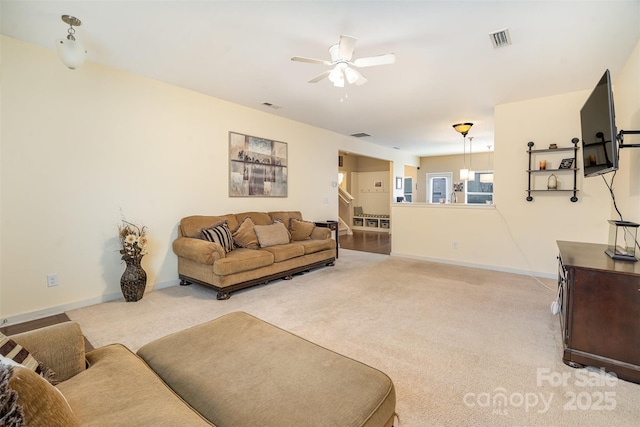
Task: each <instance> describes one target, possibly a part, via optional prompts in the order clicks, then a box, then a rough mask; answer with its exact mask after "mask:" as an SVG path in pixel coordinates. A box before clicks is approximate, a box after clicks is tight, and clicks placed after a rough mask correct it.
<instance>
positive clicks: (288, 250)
mask: <svg viewBox="0 0 640 427" xmlns="http://www.w3.org/2000/svg"><path fill="white" fill-rule="evenodd" d="M260 251H267V252H271V253H272V254H273V258H274V261H275V262H281V261H286V260H288V259H291V258H297V257H300V256H303V255H304V246H302V245H295V244H287V245H275V246H270V247H268V248H262V249H260Z"/></svg>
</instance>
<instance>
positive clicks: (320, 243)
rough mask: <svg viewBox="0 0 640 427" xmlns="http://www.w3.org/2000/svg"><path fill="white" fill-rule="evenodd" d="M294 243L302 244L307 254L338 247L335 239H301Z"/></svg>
mask: <svg viewBox="0 0 640 427" xmlns="http://www.w3.org/2000/svg"><path fill="white" fill-rule="evenodd" d="M292 244H296V245H301V246H303V247H304V253H305V254H314V253H316V252H320V251H324V250H327V249H334V250H335V249H336V242H335V240H333V239H324V240H315V239H311V240H300V241H297V242H294V243H292Z"/></svg>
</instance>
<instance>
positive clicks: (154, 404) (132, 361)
mask: <svg viewBox="0 0 640 427" xmlns="http://www.w3.org/2000/svg"><path fill="white" fill-rule="evenodd" d="M182 350H184V348H183V349H182ZM87 360H88V361H89V363H90V365H91V366H90V367H89V368H88V369H87V370H85V371H83V372H81V373H79V374H78V375H76V376H74V377H72V378H70V379H68V380H67V381H65V382H62V383H60V384H59V385H58V388H59V389H60V391H61V392H62V393H63V394H64V396H65V397H66V398H67V400H68V401H69V405H70V406H71V408H72V409H73V412H74V413H75V415H76V417H77V418H78V420H79V421H80V423H81V424H82V426H95V427H102V426H125V425H126V426H189V427H192V426H207V425H208V426H210V425H211V424H210V423H208V422H207V421H206V420H204V419H203V418H202V417H201V416H200V414H198V413H197V412H195V411H194V410H193V409H192V408H191V407H190V406H189V405H187V404H186V403H185V402H184V401H183V400H182V399H180V397H178V396H177V395H176V394H175V393H174V392H173V391H172V390H171V389H170V388H169V387H167V386H166V384H164V383H163V382H162V380H161V379H160V378H158V376H157V375H156V374H155V373H154V372H153V371H152V370H151V369H149V367H148V366H147V365H146V364H145V363H144V362H143V361H142V360H140V358H139V357H137V356H136V355H135V354H133V353H132V352H131V351H130V350H129V349H127V348H126V347H124V346H123V345H120V344H112V345H107V346H105V347H100V348H98V349H96V350H93V351H91V352H88V353H87ZM174 364H176V365H180V364H181V363H179V362H178V360H174Z"/></svg>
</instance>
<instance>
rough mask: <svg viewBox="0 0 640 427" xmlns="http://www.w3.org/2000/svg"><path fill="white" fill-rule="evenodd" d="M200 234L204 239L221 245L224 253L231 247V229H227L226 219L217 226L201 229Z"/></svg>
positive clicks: (229, 250)
mask: <svg viewBox="0 0 640 427" xmlns="http://www.w3.org/2000/svg"><path fill="white" fill-rule="evenodd" d="M200 236H201V238H202V239H204V240H207V241H209V242H212V243H217V244H219V245H220V246H222V247H223V248H224V252H225V253H229V252H231V250H232V249H233V237H232V236H231V230H229V226H228V225H227V221H224V222H223V223H222V224H220V225H218V226H215V227H211V228H205V229H203V230H202V231H201V232H200Z"/></svg>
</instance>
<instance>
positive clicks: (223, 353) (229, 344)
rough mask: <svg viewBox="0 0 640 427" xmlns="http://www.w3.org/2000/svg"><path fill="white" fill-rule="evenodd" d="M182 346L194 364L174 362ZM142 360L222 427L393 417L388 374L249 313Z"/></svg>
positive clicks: (174, 340) (143, 353) (184, 336)
mask: <svg viewBox="0 0 640 427" xmlns="http://www.w3.org/2000/svg"><path fill="white" fill-rule="evenodd" d="M185 348H188V349H189V355H190V357H191V359H192V362H193V363H179V362H177V361H178V360H182V359H184V357H185V353H184V351H185V350H184V349H185ZM138 355H140V357H142V358H143V359H144V360H145V361H146V362H147V364H149V366H150V367H151V368H152V369H153V370H154V371H155V372H157V373H158V375H159V376H160V377H161V378H162V379H163V380H164V381H165V382H166V383H167V384H168V385H169V386H170V387H171V388H172V389H173V390H174V391H175V392H176V393H178V394H179V395H180V396H181V397H182V398H183V399H184V400H186V401H187V402H189V403H190V404H191V406H193V408H195V409H196V410H197V411H198V412H200V413H201V414H202V415H204V416H205V417H206V418H207V419H209V420H210V421H212V422H213V423H215V424H218V425H221V426H222V425H225V426H310V425H314V426H382V425H385V423H386V422H387V421H388V420H391V419H392V418H393V414H394V412H395V389H394V386H393V383H392V382H391V379H390V378H389V377H388V376H387V375H385V374H383V373H382V372H380V371H378V370H376V369H374V368H372V367H370V366H367V365H365V364H363V363H360V362H357V361H355V360H353V359H349V358H348V357H345V356H342V355H339V354H337V353H334V352H333V351H330V350H327V349H325V348H323V347H320V346H318V345H316V344H313V343H311V342H309V341H307V340H305V339H302V338H300V337H298V336H295V335H293V334H291V333H289V332H287V331H284V330H282V329H280V328H277V327H275V326H273V325H270V324H268V323H266V322H263V321H261V320H259V319H257V318H255V317H253V316H251V315H248V314H246V313H239V312H235V313H230V314H228V315H225V316H223V317H220V318H218V319H215V320H212V321H210V322H206V323H203V324H201V325H198V326H195V327H192V328H189V329H186V330H184V331H181V332H177V333H174V334H172V335H168V336H166V337H164V338H160V339H158V340H156V341H153V342H151V343H149V344H147V345H145V346H143V347H142V348H140V350H138ZM193 355H197V358H195V359H194V356H193ZM185 425H186V424H185Z"/></svg>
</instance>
